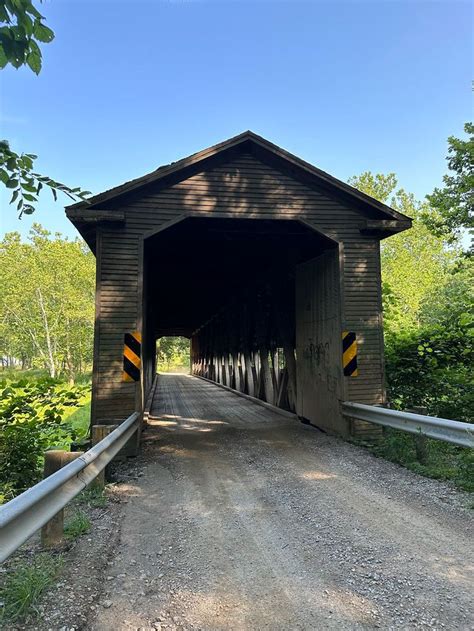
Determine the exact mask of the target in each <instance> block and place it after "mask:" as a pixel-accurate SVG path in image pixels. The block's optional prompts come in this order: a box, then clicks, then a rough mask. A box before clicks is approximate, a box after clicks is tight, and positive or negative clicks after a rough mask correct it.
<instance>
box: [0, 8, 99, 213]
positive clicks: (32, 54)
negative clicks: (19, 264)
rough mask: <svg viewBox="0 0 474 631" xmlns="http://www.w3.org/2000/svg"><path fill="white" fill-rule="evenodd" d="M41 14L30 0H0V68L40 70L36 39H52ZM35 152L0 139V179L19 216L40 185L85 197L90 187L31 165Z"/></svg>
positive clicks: (31, 207)
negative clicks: (55, 177)
mask: <svg viewBox="0 0 474 631" xmlns="http://www.w3.org/2000/svg"><path fill="white" fill-rule="evenodd" d="M43 20H44V17H43V16H42V15H41V13H39V11H38V10H37V9H36V7H35V6H34V5H33V3H32V2H31V0H0V69H2V68H5V66H6V65H7V64H11V65H12V66H14V67H15V68H20V67H21V66H24V65H26V66H28V67H29V68H30V69H31V70H32V71H33V72H34V73H35V74H39V73H40V71H41V65H42V56H41V49H40V47H39V45H38V44H39V43H44V44H48V43H49V42H51V41H52V40H53V39H54V33H53V31H52V30H51V29H50V28H49V27H47V26H46V25H45V24H44V23H43ZM36 158H37V156H36V155H34V154H32V153H21V154H18V153H16V152H15V151H13V149H11V148H10V145H9V143H8V141H7V140H2V141H0V182H2V183H3V184H4V185H5V186H6V187H7V188H8V189H11V190H12V197H11V200H10V203H11V204H14V203H16V205H17V210H18V212H19V217H20V218H21V217H22V215H23V213H25V214H27V215H30V214H32V213H33V212H34V211H35V203H36V202H37V201H38V196H39V194H40V193H41V191H42V190H43V188H48V189H49V190H50V191H51V193H52V194H53V197H54V199H55V200H56V199H57V194H58V192H61V193H64V194H65V195H67V196H68V197H70V198H71V199H72V200H74V201H75V200H85V199H86V198H87V196H88V195H90V192H89V191H82V190H81V189H80V188H79V187H76V188H71V187H70V186H66V185H65V184H62V183H61V182H57V181H56V180H53V179H52V178H50V177H48V176H46V175H41V174H40V173H37V172H36V171H34V169H33V163H34V161H35V160H36Z"/></svg>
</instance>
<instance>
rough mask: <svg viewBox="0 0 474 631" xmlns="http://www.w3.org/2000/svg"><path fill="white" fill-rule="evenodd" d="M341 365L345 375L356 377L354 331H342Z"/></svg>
mask: <svg viewBox="0 0 474 631" xmlns="http://www.w3.org/2000/svg"><path fill="white" fill-rule="evenodd" d="M342 365H343V368H344V376H345V377H357V375H358V371H357V339H356V334H355V332H354V331H343V333H342Z"/></svg>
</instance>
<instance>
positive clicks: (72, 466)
mask: <svg viewBox="0 0 474 631" xmlns="http://www.w3.org/2000/svg"><path fill="white" fill-rule="evenodd" d="M139 420H140V415H139V413H138V412H135V413H133V414H132V415H131V416H129V417H128V418H127V419H126V420H125V421H124V422H123V423H121V424H120V425H119V426H118V427H117V428H116V429H114V431H113V432H111V433H110V434H109V435H108V436H106V437H105V438H104V439H103V440H101V441H100V442H99V443H97V445H95V446H94V447H92V449H89V451H86V452H85V453H84V454H83V455H82V456H79V457H78V458H76V459H75V460H73V461H72V462H70V463H69V464H67V465H66V466H64V467H63V468H62V469H60V470H59V471H56V472H55V473H53V474H52V475H50V476H49V477H47V478H45V479H44V480H42V481H41V482H39V483H38V484H35V486H32V487H31V488H30V489H28V490H27V491H25V492H24V493H22V494H21V495H19V496H18V497H15V498H14V499H12V500H11V501H10V502H7V504H5V505H4V506H0V562H2V561H4V560H5V559H7V558H8V557H9V556H10V554H12V552H14V551H15V550H17V549H18V548H19V547H20V546H21V545H22V544H23V543H24V542H25V541H27V540H28V539H29V538H30V537H31V536H32V535H34V533H35V532H36V531H38V530H39V529H40V528H42V527H43V526H44V525H45V524H46V523H47V522H48V521H49V520H50V519H52V518H53V517H54V516H55V515H56V514H57V513H58V512H59V511H60V510H62V509H63V508H64V507H65V506H66V505H67V504H68V503H69V502H70V501H71V500H72V499H73V498H74V497H76V495H78V494H79V493H80V492H81V491H83V490H84V489H85V488H86V487H87V486H88V485H89V484H90V483H91V482H92V481H93V480H94V479H95V478H96V477H97V475H98V474H99V473H100V472H101V471H102V470H103V469H104V468H105V466H106V465H107V464H108V463H109V462H110V461H111V460H112V458H113V457H114V456H115V455H116V454H117V453H118V452H119V451H120V450H121V449H122V447H123V446H124V445H125V444H126V443H127V441H128V440H129V439H130V438H131V437H132V436H133V434H134V433H135V432H136V431H137V430H138V428H139Z"/></svg>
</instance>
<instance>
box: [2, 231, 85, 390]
mask: <svg viewBox="0 0 474 631" xmlns="http://www.w3.org/2000/svg"><path fill="white" fill-rule="evenodd" d="M0 285H1V286H2V292H1V293H0V313H2V318H1V319H0V356H2V357H13V358H17V359H21V360H22V361H23V362H24V363H26V364H27V365H29V366H32V367H41V368H46V369H47V370H48V372H49V374H50V376H51V377H55V376H57V375H58V374H60V373H65V374H66V375H67V377H68V378H69V379H70V380H71V381H72V380H74V379H75V377H76V375H77V373H81V372H84V371H85V370H87V369H88V368H89V366H90V363H91V361H92V338H93V330H94V295H95V293H94V291H95V260H94V256H93V255H92V253H91V252H89V251H88V249H87V248H86V246H85V244H84V242H83V241H81V240H79V239H76V240H74V241H69V240H68V239H64V238H62V237H61V235H59V234H56V235H54V237H52V235H51V234H50V233H49V232H47V231H46V230H43V228H42V227H41V226H40V225H38V224H34V226H33V229H32V230H31V231H30V236H29V239H28V242H26V243H25V242H22V241H21V238H20V235H19V234H18V233H16V232H11V233H8V234H6V235H5V237H4V239H3V241H2V242H1V243H0Z"/></svg>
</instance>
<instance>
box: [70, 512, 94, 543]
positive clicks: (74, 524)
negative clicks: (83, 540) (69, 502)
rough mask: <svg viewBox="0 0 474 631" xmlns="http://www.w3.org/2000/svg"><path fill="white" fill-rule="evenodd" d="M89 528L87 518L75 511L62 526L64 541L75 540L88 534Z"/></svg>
mask: <svg viewBox="0 0 474 631" xmlns="http://www.w3.org/2000/svg"><path fill="white" fill-rule="evenodd" d="M90 527H91V522H90V519H89V517H87V515H86V514H85V513H83V512H82V511H76V512H75V513H74V515H73V516H72V517H70V518H69V519H68V521H67V522H66V523H65V525H64V537H65V538H66V539H77V537H80V536H81V535H83V534H85V533H86V532H89V530H90Z"/></svg>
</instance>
